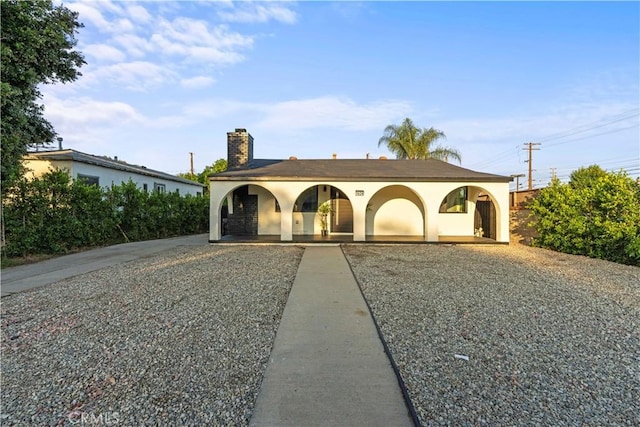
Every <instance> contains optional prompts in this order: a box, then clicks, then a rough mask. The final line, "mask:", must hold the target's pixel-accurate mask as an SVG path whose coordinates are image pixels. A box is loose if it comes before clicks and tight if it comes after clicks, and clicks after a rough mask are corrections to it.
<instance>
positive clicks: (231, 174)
mask: <svg viewBox="0 0 640 427" xmlns="http://www.w3.org/2000/svg"><path fill="white" fill-rule="evenodd" d="M227 149H228V153H227V155H228V167H229V169H228V170H227V171H226V172H222V173H219V174H214V175H211V176H210V177H209V181H210V184H211V185H210V188H211V190H210V203H211V209H210V215H211V220H210V236H209V240H210V241H212V242H213V241H219V240H221V239H222V236H223V231H224V232H225V233H226V234H229V235H238V236H242V235H244V236H246V235H253V236H269V235H270V236H272V237H273V238H274V239H277V240H282V241H295V240H296V237H299V238H301V239H302V237H300V236H310V235H320V234H321V225H320V218H321V216H320V214H318V213H317V209H318V206H319V205H321V204H322V203H323V202H325V201H327V200H329V201H330V202H329V203H331V206H332V213H331V214H330V218H329V219H328V223H329V232H330V233H331V234H336V233H338V234H343V235H344V237H345V238H346V239H347V240H349V239H350V238H351V239H352V240H353V241H368V240H376V241H384V240H389V241H393V240H401V239H400V238H402V239H405V240H406V239H408V238H409V240H410V239H412V240H420V241H428V242H438V241H440V242H442V241H456V240H460V238H462V240H466V241H473V240H478V237H482V236H484V237H485V238H491V239H494V240H496V241H498V242H505V243H508V242H509V182H510V181H511V177H507V176H501V175H493V174H488V173H482V172H475V171H472V170H469V169H464V168H461V167H458V166H454V165H451V164H449V163H446V162H443V161H440V160H433V159H429V160H387V159H385V158H381V159H361V160H355V159H345V160H342V159H336V158H335V155H334V158H333V159H327V160H298V159H296V158H295V157H291V158H290V159H289V160H264V159H254V158H253V137H252V136H251V135H250V134H249V133H248V132H247V131H246V130H245V129H236V130H235V132H229V133H227ZM223 208H224V211H225V212H227V218H226V222H225V224H224V226H223ZM480 228H482V231H480V230H479V229H480Z"/></svg>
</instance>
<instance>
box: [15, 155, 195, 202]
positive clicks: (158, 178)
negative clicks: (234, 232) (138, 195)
mask: <svg viewBox="0 0 640 427" xmlns="http://www.w3.org/2000/svg"><path fill="white" fill-rule="evenodd" d="M24 165H25V167H26V168H27V173H28V174H33V175H34V176H41V175H42V174H44V173H46V172H47V171H49V170H51V169H61V170H67V171H68V172H69V174H70V176H71V178H72V179H81V180H84V181H85V182H87V183H89V184H95V185H98V186H100V187H106V188H108V187H111V185H120V184H121V183H123V182H128V181H129V180H132V181H133V182H135V183H136V185H137V186H138V188H140V189H143V190H145V191H160V192H176V191H177V192H178V193H179V194H180V195H187V194H191V195H193V196H201V195H202V194H203V192H204V191H206V188H207V187H206V186H203V185H202V184H200V183H197V182H194V181H189V180H188V179H184V178H180V177H177V176H174V175H170V174H168V173H164V172H159V171H155V170H152V169H147V168H146V167H144V166H137V165H131V164H128V163H126V162H123V161H121V160H118V159H117V158H115V159H112V158H109V157H100V156H93V155H91V154H85V153H81V152H79V151H76V150H50V151H35V152H30V153H28V154H27V155H26V156H25V157H24Z"/></svg>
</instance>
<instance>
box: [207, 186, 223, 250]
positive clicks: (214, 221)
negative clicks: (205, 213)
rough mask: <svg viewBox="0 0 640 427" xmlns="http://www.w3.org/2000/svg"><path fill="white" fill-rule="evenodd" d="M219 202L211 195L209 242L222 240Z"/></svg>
mask: <svg viewBox="0 0 640 427" xmlns="http://www.w3.org/2000/svg"><path fill="white" fill-rule="evenodd" d="M218 205H219V202H218V200H217V199H216V198H215V197H213V194H210V197H209V241H211V242H213V241H217V240H220V239H221V238H222V235H221V234H220V210H219V209H218Z"/></svg>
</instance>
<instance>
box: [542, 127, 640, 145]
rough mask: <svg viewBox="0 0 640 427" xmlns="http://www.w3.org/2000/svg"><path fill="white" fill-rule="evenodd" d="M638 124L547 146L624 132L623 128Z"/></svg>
mask: <svg viewBox="0 0 640 427" xmlns="http://www.w3.org/2000/svg"><path fill="white" fill-rule="evenodd" d="M638 126H640V123H636V124H634V125H631V126H627V127H624V128H619V129H614V130H610V131H607V132H602V133H596V134H593V135H588V136H583V137H582V138H574V139H570V140H568V141H561V142H556V143H553V144H548V145H547V147H555V146H556V145H562V144H567V143H569V142H575V141H582V140H584V139H589V138H594V137H596V136H602V135H610V134H612V133H618V132H622V131H623V130H627V129H633V128H635V127H638Z"/></svg>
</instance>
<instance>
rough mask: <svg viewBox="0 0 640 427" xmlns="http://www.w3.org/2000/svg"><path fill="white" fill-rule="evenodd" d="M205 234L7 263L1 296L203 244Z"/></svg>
mask: <svg viewBox="0 0 640 427" xmlns="http://www.w3.org/2000/svg"><path fill="white" fill-rule="evenodd" d="M208 242H209V234H196V235H193V236H184V237H174V238H171V239H159V240H147V241H143V242H133V243H123V244H120V245H114V246H108V247H104V248H98V249H91V250H88V251H84V252H78V253H75V254H71V255H64V256H60V257H56V258H51V259H48V260H45V261H40V262H37V263H34V264H27V265H20V266H17V267H9V268H5V269H3V270H2V272H1V273H0V287H1V289H2V296H3V297H4V296H7V295H11V294H14V293H16V292H21V291H25V290H27V289H32V288H37V287H39V286H45V285H48V284H50V283H54V282H57V281H59V280H63V279H66V278H69V277H73V276H77V275H79V274H84V273H88V272H90V271H94V270H98V269H100V268H104V267H108V266H111V265H114V264H119V263H122V262H127V261H131V260H134V259H139V258H146V257H150V256H152V255H155V254H157V253H159V252H162V251H165V250H168V249H172V248H175V247H177V246H185V245H189V246H193V245H203V246H204V245H207V244H208Z"/></svg>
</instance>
